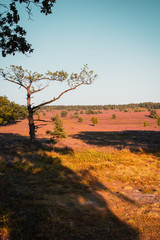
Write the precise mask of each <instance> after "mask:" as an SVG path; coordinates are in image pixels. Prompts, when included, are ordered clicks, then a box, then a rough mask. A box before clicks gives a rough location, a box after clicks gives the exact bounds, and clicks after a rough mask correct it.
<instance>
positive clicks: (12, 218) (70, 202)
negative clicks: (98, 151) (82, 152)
mask: <svg viewBox="0 0 160 240" xmlns="http://www.w3.org/2000/svg"><path fill="white" fill-rule="evenodd" d="M56 150H57V151H58V149H56ZM63 150H64V149H59V153H63ZM46 151H48V152H49V151H52V148H51V147H48V146H47V145H44V144H41V143H37V144H36V145H34V146H32V148H31V146H30V144H29V140H28V139H27V138H26V137H22V136H19V135H14V134H0V189H1V190H0V194H1V198H0V199H1V202H0V209H1V213H0V227H1V235H0V236H2V237H3V235H4V234H6V235H5V238H2V239H6V240H19V239H21V240H31V239H34V240H38V239H39V240H42V239H43V240H81V239H84V240H96V239H99V240H107V239H108V240H114V239H115V240H117V239H118V240H131V239H132V240H133V239H134V240H136V239H139V233H138V230H136V229H134V228H133V227H131V226H130V225H128V224H127V223H125V222H123V221H121V220H120V219H119V218H118V217H117V216H116V215H115V214H114V213H113V212H112V211H111V209H110V208H109V206H108V203H107V201H106V200H105V199H104V198H103V197H102V196H101V195H100V194H99V193H97V191H95V190H94V189H93V188H92V182H94V183H95V185H96V186H97V189H98V190H105V191H109V192H110V193H112V191H111V190H109V189H107V188H106V187H105V186H104V185H103V184H102V183H100V182H98V180H97V179H96V178H95V177H94V176H92V175H91V174H90V173H89V172H88V171H87V172H86V173H85V172H84V171H82V172H79V173H75V172H74V171H72V170H71V169H69V168H67V167H66V166H63V165H62V163H61V158H60V156H61V155H60V154H59V155H58V157H57V156H56V157H52V156H49V155H47V153H46ZM65 151H66V152H65V154H73V152H72V151H71V149H70V150H69V151H68V152H67V150H66V149H65ZM86 176H87V178H90V181H89V182H90V183H86V184H84V183H82V182H84V181H82V180H85V177H86ZM113 194H115V193H113ZM117 197H119V198H120V199H123V200H125V201H127V202H129V203H130V204H135V203H134V202H133V201H132V200H130V199H129V198H125V196H123V194H121V195H117ZM113 204H114V203H113ZM5 229H7V230H5Z"/></svg>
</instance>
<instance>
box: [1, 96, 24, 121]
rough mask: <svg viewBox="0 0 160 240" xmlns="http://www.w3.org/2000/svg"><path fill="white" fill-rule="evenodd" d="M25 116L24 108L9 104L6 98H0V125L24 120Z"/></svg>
mask: <svg viewBox="0 0 160 240" xmlns="http://www.w3.org/2000/svg"><path fill="white" fill-rule="evenodd" d="M27 115H28V113H27V108H26V107H24V106H20V105H18V104H15V103H13V102H10V101H9V100H8V99H7V97H1V96H0V125H1V124H2V125H3V124H7V123H9V122H14V121H16V120H18V119H24V118H26V117H27Z"/></svg>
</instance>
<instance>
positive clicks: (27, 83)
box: [0, 65, 97, 142]
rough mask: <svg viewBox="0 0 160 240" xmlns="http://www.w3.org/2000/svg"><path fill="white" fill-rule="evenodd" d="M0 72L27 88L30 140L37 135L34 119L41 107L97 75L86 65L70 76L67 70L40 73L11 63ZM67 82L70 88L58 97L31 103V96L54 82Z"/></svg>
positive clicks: (6, 77)
mask: <svg viewBox="0 0 160 240" xmlns="http://www.w3.org/2000/svg"><path fill="white" fill-rule="evenodd" d="M0 74H1V75H2V77H3V78H4V79H5V80H6V81H9V82H11V83H14V84H16V85H18V86H19V87H20V88H21V87H22V88H24V89H25V90H26V95H27V109H28V124H29V135H30V141H31V142H34V141H35V139H36V136H35V124H34V119H33V114H34V112H35V111H36V110H38V109H39V108H40V107H42V106H44V105H47V104H50V103H52V102H54V101H57V100H58V99H59V98H60V97H62V95H64V94H65V93H67V92H69V91H71V90H74V89H76V88H77V87H79V86H81V85H83V84H86V85H89V84H91V83H92V82H93V80H94V79H95V78H97V75H96V74H94V73H93V71H92V70H91V71H89V70H88V66H87V65H84V67H83V68H82V70H81V72H80V73H79V74H77V73H72V74H71V75H70V76H69V75H68V73H67V72H64V71H63V70H62V71H57V72H50V71H48V72H47V73H45V74H39V73H37V72H33V73H32V72H31V71H28V70H24V69H23V68H22V67H21V66H14V65H11V66H10V68H9V69H8V68H7V69H6V71H4V70H3V69H0ZM55 81H58V82H67V83H68V86H69V87H68V88H67V89H66V90H65V91H63V92H62V93H61V94H59V95H58V96H57V97H53V98H52V99H50V100H48V101H45V102H43V101H42V103H40V104H38V105H36V106H33V105H32V103H31V98H32V96H33V94H35V93H38V92H40V91H42V90H44V89H45V88H47V87H48V86H49V84H50V83H52V82H55Z"/></svg>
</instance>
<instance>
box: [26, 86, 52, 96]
mask: <svg viewBox="0 0 160 240" xmlns="http://www.w3.org/2000/svg"><path fill="white" fill-rule="evenodd" d="M48 86H49V85H46V86H44V87H43V88H40V89H38V90H35V91H33V92H31V93H30V95H32V94H34V93H37V92H40V91H42V90H43V89H45V88H47V87H48Z"/></svg>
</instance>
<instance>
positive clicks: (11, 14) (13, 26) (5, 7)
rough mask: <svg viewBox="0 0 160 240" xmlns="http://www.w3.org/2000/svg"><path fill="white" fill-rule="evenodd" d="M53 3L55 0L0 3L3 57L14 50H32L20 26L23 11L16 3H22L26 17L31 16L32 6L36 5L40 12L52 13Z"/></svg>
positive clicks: (29, 51) (13, 0)
mask: <svg viewBox="0 0 160 240" xmlns="http://www.w3.org/2000/svg"><path fill="white" fill-rule="evenodd" d="M54 3H55V0H50V1H46V0H45V1H39V0H33V1H31V0H19V1H18V0H12V1H5V2H4V4H0V7H1V14H0V17H1V18H0V19H1V24H0V32H1V34H0V48H1V49H2V56H3V57H5V56H6V55H8V54H13V55H15V53H16V52H21V53H23V54H25V53H31V52H33V49H32V48H31V46H32V45H31V44H29V43H28V42H27V40H26V30H25V29H24V28H23V27H21V26H20V16H21V15H23V12H21V11H19V7H18V6H17V5H23V6H24V8H25V9H26V12H27V13H28V17H29V18H31V16H32V15H33V13H32V9H33V6H34V8H35V6H36V7H37V8H38V9H39V10H40V12H41V13H43V14H45V15H48V14H51V13H52V8H53V6H54ZM20 9H21V8H20Z"/></svg>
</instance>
